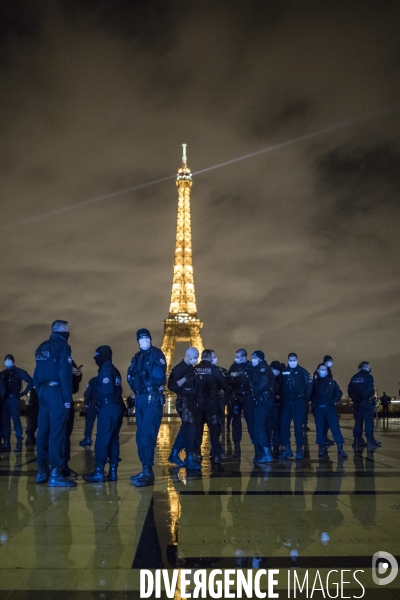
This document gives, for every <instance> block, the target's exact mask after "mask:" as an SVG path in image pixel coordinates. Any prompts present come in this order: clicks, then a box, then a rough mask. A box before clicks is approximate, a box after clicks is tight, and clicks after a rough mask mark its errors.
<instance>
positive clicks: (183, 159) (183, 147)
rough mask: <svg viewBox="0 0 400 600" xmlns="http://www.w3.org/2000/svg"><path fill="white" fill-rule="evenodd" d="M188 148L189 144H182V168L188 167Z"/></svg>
mask: <svg viewBox="0 0 400 600" xmlns="http://www.w3.org/2000/svg"><path fill="white" fill-rule="evenodd" d="M186 146H187V144H182V166H184V167H187V162H186V161H187V158H186Z"/></svg>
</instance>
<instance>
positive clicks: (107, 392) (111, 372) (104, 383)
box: [93, 360, 122, 405]
mask: <svg viewBox="0 0 400 600" xmlns="http://www.w3.org/2000/svg"><path fill="white" fill-rule="evenodd" d="M121 381H122V380H121V373H120V372H119V371H118V369H117V367H114V365H113V364H112V362H111V360H107V361H106V362H105V363H104V365H103V366H102V367H101V368H100V369H99V373H98V375H97V377H96V380H95V383H94V387H93V395H94V397H95V398H96V400H97V402H98V403H99V404H100V405H101V404H102V402H103V401H104V400H115V401H117V400H120V399H122V387H121Z"/></svg>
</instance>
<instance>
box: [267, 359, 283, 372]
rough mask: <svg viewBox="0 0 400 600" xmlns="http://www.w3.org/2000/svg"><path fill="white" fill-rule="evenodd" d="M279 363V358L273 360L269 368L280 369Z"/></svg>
mask: <svg viewBox="0 0 400 600" xmlns="http://www.w3.org/2000/svg"><path fill="white" fill-rule="evenodd" d="M281 364H282V363H280V362H279V360H273V361H272V363H271V364H270V367H271V369H275V371H280V370H281V368H282V367H281Z"/></svg>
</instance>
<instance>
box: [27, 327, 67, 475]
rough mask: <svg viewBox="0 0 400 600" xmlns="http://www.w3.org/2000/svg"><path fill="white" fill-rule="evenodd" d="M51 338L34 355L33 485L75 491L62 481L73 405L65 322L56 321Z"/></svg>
mask: <svg viewBox="0 0 400 600" xmlns="http://www.w3.org/2000/svg"><path fill="white" fill-rule="evenodd" d="M51 331H52V333H51V335H50V338H49V339H48V340H47V341H46V342H43V344H41V345H40V346H39V348H38V349H37V350H36V352H35V361H36V367H35V372H34V375H33V380H34V385H35V388H36V391H37V393H38V396H39V417H38V433H37V438H36V454H37V462H38V467H39V468H38V474H37V476H36V483H46V481H47V485H48V486H49V487H75V486H76V482H75V481H71V480H69V479H67V478H66V477H64V476H63V475H62V473H61V470H62V468H63V466H64V444H65V434H66V425H67V420H68V415H69V410H70V407H71V402H72V362H73V361H72V356H71V347H70V346H69V344H68V339H69V326H68V322H67V321H62V320H57V321H54V322H53V324H52V326H51Z"/></svg>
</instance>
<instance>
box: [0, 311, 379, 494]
mask: <svg viewBox="0 0 400 600" xmlns="http://www.w3.org/2000/svg"><path fill="white" fill-rule="evenodd" d="M136 338H137V342H138V346H139V351H138V352H137V353H136V354H135V356H134V357H133V358H132V361H131V364H130V366H129V368H128V373H127V380H128V384H129V387H130V388H131V390H132V392H133V393H134V397H135V415H136V424H137V430H136V443H137V450H138V456H139V459H140V462H141V464H142V469H141V471H140V472H139V473H138V474H137V475H133V476H132V477H131V478H130V480H131V482H132V483H133V484H134V485H135V486H136V487H145V486H149V485H152V484H153V483H154V473H153V465H154V452H155V448H156V444H157V436H158V432H159V429H160V425H161V419H162V414H163V405H164V401H165V400H164V389H165V384H166V383H167V379H166V377H167V372H166V371H167V365H166V359H165V356H164V354H163V353H162V351H161V350H160V349H159V348H157V347H155V346H153V345H152V339H151V334H150V332H149V331H148V330H147V329H139V330H138V331H137V334H136ZM68 339H69V325H68V322H67V321H63V320H57V321H54V322H53V324H52V326H51V335H50V338H49V339H48V340H46V341H45V342H43V343H42V344H41V345H40V346H39V347H38V348H37V350H36V352H35V361H36V367H35V372H34V376H33V379H32V378H31V377H30V375H29V374H28V373H26V371H23V370H22V369H19V368H18V367H16V366H15V364H14V357H13V356H12V355H7V356H6V357H5V366H6V369H5V371H3V372H2V373H1V377H0V396H1V398H2V410H1V411H0V413H1V415H2V426H1V427H0V442H1V441H2V444H1V446H0V451H2V452H10V451H11V445H10V438H11V420H13V423H14V429H15V436H16V438H17V445H16V447H15V452H20V451H21V450H22V426H21V421H20V417H19V401H20V398H21V397H23V396H25V395H26V394H28V393H29V392H31V396H32V393H33V392H34V391H35V392H36V394H37V395H36V398H37V400H38V402H37V405H38V409H39V410H38V411H30V412H29V414H28V426H27V433H28V439H27V442H28V441H29V442H30V443H31V444H34V443H35V442H36V453H37V463H38V473H37V476H36V483H38V484H41V483H47V484H48V485H49V486H50V487H74V486H76V482H75V481H74V479H76V477H77V476H78V474H77V473H76V472H75V471H73V470H72V469H71V468H70V467H69V464H68V463H69V459H70V437H71V433H72V428H73V419H74V407H73V400H72V395H73V393H76V392H77V391H78V389H79V383H80V381H81V379H82V372H81V368H80V367H77V365H76V364H75V363H74V361H73V359H72V355H71V347H70V346H69V344H68ZM200 359H201V360H200V362H199V353H198V351H197V350H196V348H188V349H187V351H186V354H185V357H184V359H183V360H182V361H181V362H180V363H179V364H177V365H176V366H175V367H174V368H173V369H172V371H171V373H170V375H169V378H168V388H169V390H170V391H172V392H174V393H175V394H176V397H177V400H176V410H177V413H178V415H179V416H180V418H181V426H180V429H179V433H178V435H177V437H176V439H175V442H174V444H173V447H172V450H171V454H170V456H169V458H168V460H169V462H171V463H172V464H176V465H177V466H179V467H184V468H186V469H188V470H200V469H201V468H202V464H201V463H202V459H203V457H202V455H201V447H202V440H203V433H204V425H205V424H207V427H208V430H209V437H210V444H211V460H212V462H213V463H215V464H219V463H221V461H222V460H224V459H226V458H227V456H226V455H225V454H224V452H223V449H222V446H221V442H220V438H221V431H222V429H223V427H224V420H225V410H226V407H227V410H228V425H227V426H228V427H229V426H230V423H231V424H232V438H233V442H234V452H233V458H236V459H238V458H240V455H241V447H240V443H241V440H242V413H243V416H244V419H245V421H246V423H247V428H248V432H249V436H250V439H251V442H252V444H253V445H254V459H253V462H254V464H255V465H260V466H262V465H263V464H265V463H270V462H271V461H272V460H273V459H274V458H276V457H277V458H280V459H288V458H291V457H293V451H292V448H291V423H292V421H293V424H294V436H295V442H296V459H302V458H303V446H304V441H305V440H304V431H305V430H306V429H308V427H307V419H308V413H309V405H310V402H311V406H312V412H313V414H314V419H315V424H316V431H317V439H316V443H317V444H318V447H319V453H318V456H319V457H320V458H323V457H324V456H326V455H327V449H328V447H329V446H330V445H333V444H334V443H335V444H336V445H337V449H338V457H339V458H341V459H344V458H347V454H346V453H345V452H344V450H343V443H344V439H343V436H342V434H341V431H340V425H339V420H338V416H337V414H336V410H335V406H336V404H337V403H338V402H339V400H340V398H341V397H342V391H341V390H340V388H339V386H338V384H337V383H336V381H335V380H334V379H333V376H332V371H331V367H332V364H333V360H332V358H331V357H330V356H325V357H324V361H323V362H322V363H320V364H319V365H318V367H317V369H316V371H315V373H314V375H313V376H311V375H310V373H309V372H308V371H307V370H306V369H304V367H302V366H300V365H299V364H298V359H297V355H296V354H295V353H290V354H289V356H288V364H287V365H285V364H283V363H280V362H279V361H272V362H271V364H270V365H268V363H267V362H266V360H265V355H264V353H263V352H262V351H261V350H256V351H254V352H253V353H252V355H251V360H248V357H247V352H246V350H245V349H243V348H242V349H239V350H237V352H236V354H235V361H234V363H233V364H232V366H231V367H230V368H229V370H226V369H224V368H222V367H220V366H218V365H217V356H216V354H215V352H214V351H213V350H208V349H206V350H203V352H202V354H201V357H200ZM94 360H95V362H96V364H97V367H98V374H97V376H96V377H94V378H92V379H91V380H90V381H89V383H88V386H87V389H86V391H85V394H84V396H85V407H86V427H85V436H84V439H83V440H82V441H81V442H80V445H83V446H84V445H88V444H90V443H91V434H92V430H93V424H94V421H95V418H96V416H97V433H96V441H95V447H94V454H95V468H94V471H93V472H92V473H90V474H88V475H84V476H83V478H84V480H85V481H87V482H90V483H100V482H104V481H116V480H117V470H118V463H119V462H120V460H121V459H120V456H119V450H120V449H119V432H120V429H121V425H122V419H123V415H124V410H125V406H124V403H123V399H122V378H121V374H120V372H119V371H118V369H117V368H116V367H115V366H114V365H113V362H112V350H111V348H110V347H109V346H107V345H103V346H99V347H98V348H97V349H96V351H95V353H94ZM370 371H371V368H370V365H369V363H368V362H365V361H364V362H362V363H361V364H360V365H359V368H358V373H357V374H356V375H354V376H353V377H352V378H351V380H350V383H349V386H348V393H349V396H350V398H351V399H352V400H353V407H354V420H355V424H354V430H353V435H354V444H353V447H355V448H359V447H364V446H366V447H367V449H368V450H375V449H376V448H377V447H379V445H380V443H379V442H377V440H375V438H374V420H373V414H374V380H373V377H372V375H371V373H370ZM22 382H26V383H27V385H26V387H25V389H23V390H22ZM33 386H34V389H32V388H33ZM34 397H35V395H34ZM35 419H36V423H37V438H36V440H35V439H34V436H35V432H36V428H35ZM363 428H364V429H365V435H366V438H367V441H365V440H364V438H363ZM329 429H330V430H331V432H332V437H333V440H334V441H332V440H330V439H329V438H328V431H329ZM282 447H283V449H281V448H282ZM183 450H184V451H185V459H184V460H182V459H181V458H180V456H179V454H180V453H181V451H183ZM107 463H108V464H109V467H108V472H107V474H106V473H105V468H106V464H107Z"/></svg>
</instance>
